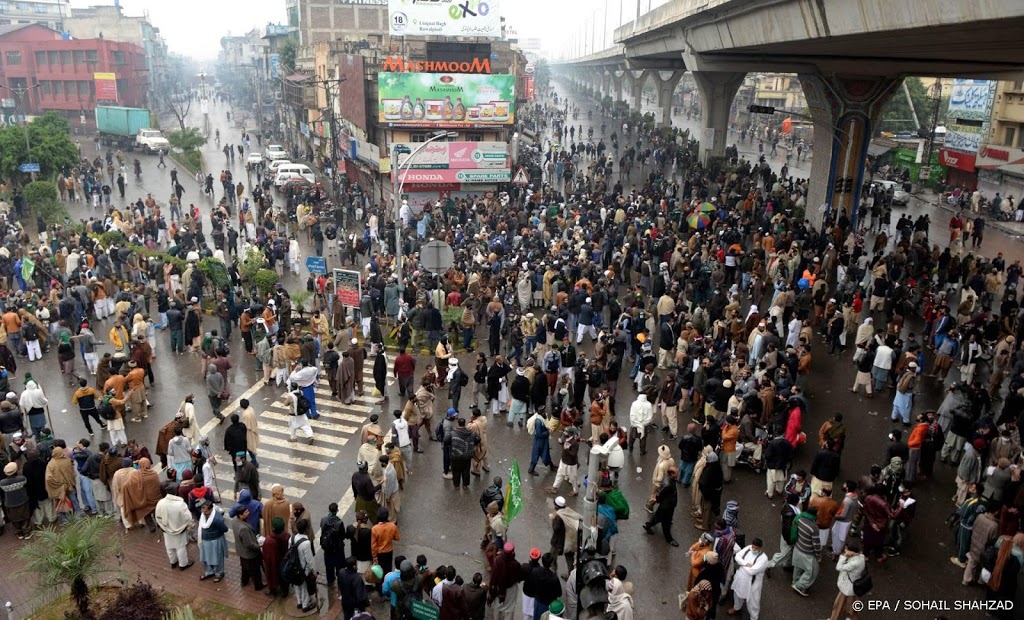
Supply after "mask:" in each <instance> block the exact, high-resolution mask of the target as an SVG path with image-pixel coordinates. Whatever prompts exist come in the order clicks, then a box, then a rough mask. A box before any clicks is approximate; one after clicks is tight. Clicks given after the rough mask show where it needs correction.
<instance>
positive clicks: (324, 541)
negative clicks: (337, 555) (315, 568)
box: [320, 519, 345, 553]
mask: <svg viewBox="0 0 1024 620" xmlns="http://www.w3.org/2000/svg"><path fill="white" fill-rule="evenodd" d="M344 530H345V524H344V523H343V522H342V520H341V519H337V520H336V521H332V522H330V524H329V525H327V527H325V528H323V529H322V530H320V548H321V549H323V550H324V552H325V553H326V552H339V551H342V550H344V546H343V545H344V543H345V537H344V534H343V532H344Z"/></svg>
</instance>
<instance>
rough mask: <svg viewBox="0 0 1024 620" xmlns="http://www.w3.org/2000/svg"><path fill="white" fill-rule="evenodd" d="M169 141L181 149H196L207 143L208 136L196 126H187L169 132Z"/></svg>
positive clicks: (185, 150)
mask: <svg viewBox="0 0 1024 620" xmlns="http://www.w3.org/2000/svg"><path fill="white" fill-rule="evenodd" d="M167 141H168V142H170V143H171V146H173V147H174V148H176V149H180V150H181V151H184V152H187V151H194V150H196V149H198V148H199V147H201V146H203V145H204V144H206V141H207V138H206V136H204V135H203V134H202V132H200V131H199V129H198V128H196V127H185V128H182V129H181V130H177V131H172V132H171V133H169V134H167Z"/></svg>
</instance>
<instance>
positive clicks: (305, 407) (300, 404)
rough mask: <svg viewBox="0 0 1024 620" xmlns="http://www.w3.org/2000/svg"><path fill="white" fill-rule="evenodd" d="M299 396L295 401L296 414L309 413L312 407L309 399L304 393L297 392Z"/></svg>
mask: <svg viewBox="0 0 1024 620" xmlns="http://www.w3.org/2000/svg"><path fill="white" fill-rule="evenodd" d="M296 396H297V397H298V398H296V401H295V415H306V414H308V413H309V411H310V409H312V407H311V406H310V404H309V399H308V398H306V396H305V395H304V394H301V393H300V394H296Z"/></svg>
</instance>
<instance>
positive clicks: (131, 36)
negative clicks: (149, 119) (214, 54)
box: [64, 4, 172, 101]
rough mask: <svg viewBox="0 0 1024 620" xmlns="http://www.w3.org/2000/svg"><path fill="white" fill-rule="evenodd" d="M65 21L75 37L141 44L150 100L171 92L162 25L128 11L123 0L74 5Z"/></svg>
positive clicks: (67, 28)
mask: <svg viewBox="0 0 1024 620" xmlns="http://www.w3.org/2000/svg"><path fill="white" fill-rule="evenodd" d="M64 24H65V28H66V30H67V32H68V33H69V34H70V35H71V36H72V37H74V38H76V39H93V38H99V39H110V40H113V41H121V42H124V43H134V44H135V45H138V46H139V47H141V48H142V49H143V50H145V52H146V69H147V71H148V73H149V83H148V85H147V86H148V93H147V96H148V98H149V100H150V101H155V100H157V99H159V98H160V97H162V96H164V95H166V94H170V93H169V92H168V91H169V90H172V88H171V84H169V83H168V77H167V76H168V61H167V42H166V41H165V40H164V38H163V36H161V34H160V29H159V28H156V27H154V26H153V24H151V23H150V21H149V19H148V18H147V17H144V16H138V17H133V16H129V15H125V14H124V12H123V11H122V10H121V6H120V4H114V5H111V6H91V7H88V8H84V9H72V11H71V16H70V17H69V18H67V19H65V20H64Z"/></svg>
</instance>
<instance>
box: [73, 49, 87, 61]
mask: <svg viewBox="0 0 1024 620" xmlns="http://www.w3.org/2000/svg"><path fill="white" fill-rule="evenodd" d="M71 56H72V58H74V60H75V64H76V65H84V64H85V52H83V51H82V50H74V51H72V52H71Z"/></svg>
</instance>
